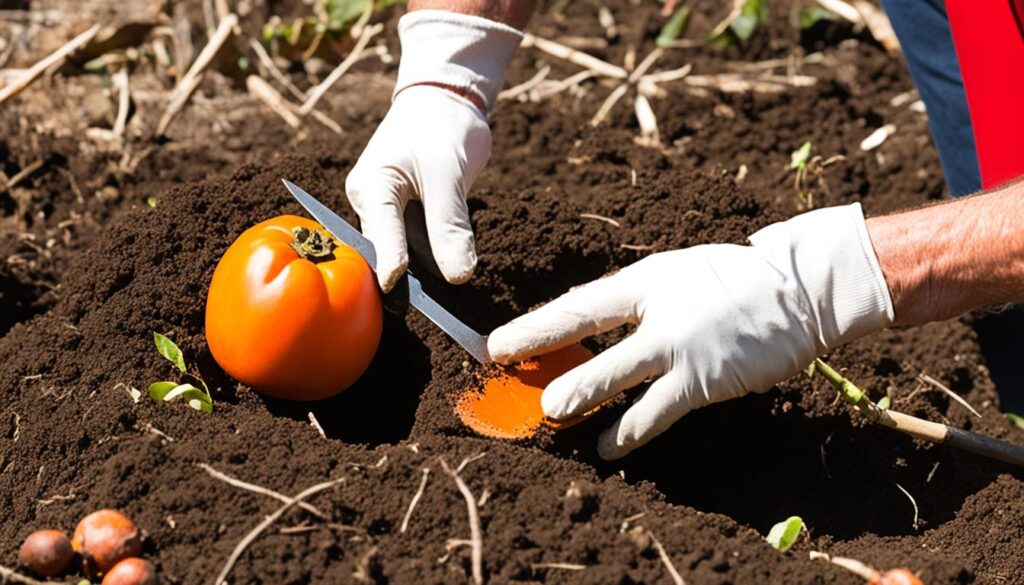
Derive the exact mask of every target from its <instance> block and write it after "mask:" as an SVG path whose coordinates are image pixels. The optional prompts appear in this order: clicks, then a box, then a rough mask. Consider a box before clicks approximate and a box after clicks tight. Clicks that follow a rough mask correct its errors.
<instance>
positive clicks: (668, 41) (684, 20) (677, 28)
mask: <svg viewBox="0 0 1024 585" xmlns="http://www.w3.org/2000/svg"><path fill="white" fill-rule="evenodd" d="M689 22H690V7H689V6H680V7H679V8H677V9H676V11H675V12H674V13H673V14H672V17H671V18H669V19H668V21H667V22H666V23H665V26H663V27H661V32H660V33H658V38H657V39H655V41H654V44H655V45H657V46H659V47H661V48H663V49H665V48H668V47H671V46H672V41H674V40H676V39H678V38H679V37H680V36H681V35H682V34H683V32H684V31H685V30H686V25H687V24H688V23H689Z"/></svg>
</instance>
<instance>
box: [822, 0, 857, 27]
mask: <svg viewBox="0 0 1024 585" xmlns="http://www.w3.org/2000/svg"><path fill="white" fill-rule="evenodd" d="M818 4H820V5H821V7H822V8H824V9H825V10H828V11H829V12H834V13H836V14H838V15H839V16H842V17H843V18H845V19H846V20H849V21H850V22H852V23H853V24H858V25H860V24H864V17H862V16H861V14H860V12H859V11H858V10H857V9H856V8H854V7H853V5H852V4H850V3H849V2H844V1H843V0H818Z"/></svg>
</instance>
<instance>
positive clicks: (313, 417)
mask: <svg viewBox="0 0 1024 585" xmlns="http://www.w3.org/2000/svg"><path fill="white" fill-rule="evenodd" d="M309 424H311V425H313V428H314V429H316V432H318V433H320V436H321V437H323V438H325V439H326V438H327V433H325V432H324V428H323V427H322V426H320V421H318V420H317V419H316V415H315V414H313V411H312V410H311V411H309Z"/></svg>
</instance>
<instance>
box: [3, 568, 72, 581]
mask: <svg viewBox="0 0 1024 585" xmlns="http://www.w3.org/2000/svg"><path fill="white" fill-rule="evenodd" d="M0 577H2V578H3V580H2V581H0V583H21V584H22V585H61V584H62V583H63V581H59V582H58V581H37V580H35V579H33V578H32V577H29V576H28V575H22V574H21V573H19V572H17V571H15V570H14V569H8V568H7V567H5V566H3V565H0Z"/></svg>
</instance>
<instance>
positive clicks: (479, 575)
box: [440, 458, 484, 585]
mask: <svg viewBox="0 0 1024 585" xmlns="http://www.w3.org/2000/svg"><path fill="white" fill-rule="evenodd" d="M440 461H441V467H443V468H444V471H445V473H447V474H448V475H450V476H452V479H453V480H455V485H456V487H458V488H459V492H461V493H462V497H463V499H465V500H466V512H467V514H468V515H469V534H470V537H469V542H470V546H471V547H472V552H471V560H472V564H473V583H475V584H476V585H483V582H484V570H483V562H484V539H483V535H482V534H481V532H480V513H479V511H478V510H477V507H476V498H474V497H473V492H471V491H469V486H467V485H466V482H465V481H463V480H462V477H460V476H459V471H461V470H462V468H463V467H465V465H466V463H468V462H469V461H470V458H466V459H464V460H463V461H462V463H461V464H460V465H459V468H458V469H456V470H452V468H450V467H448V463H447V462H446V461H445V460H444V458H441V459H440Z"/></svg>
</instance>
